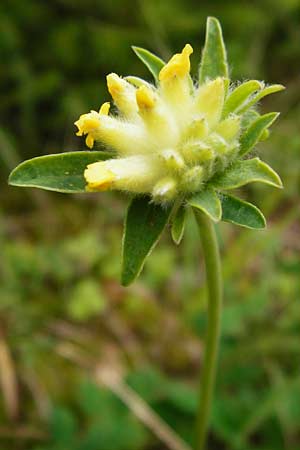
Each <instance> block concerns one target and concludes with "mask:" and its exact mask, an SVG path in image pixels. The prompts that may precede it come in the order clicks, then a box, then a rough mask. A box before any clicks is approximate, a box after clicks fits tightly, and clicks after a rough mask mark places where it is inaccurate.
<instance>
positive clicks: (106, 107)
mask: <svg viewBox="0 0 300 450" xmlns="http://www.w3.org/2000/svg"><path fill="white" fill-rule="evenodd" d="M109 110H110V103H109V102H105V103H103V105H102V106H101V108H100V109H99V114H102V115H104V116H108V113H109Z"/></svg>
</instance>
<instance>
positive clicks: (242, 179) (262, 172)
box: [212, 158, 282, 189]
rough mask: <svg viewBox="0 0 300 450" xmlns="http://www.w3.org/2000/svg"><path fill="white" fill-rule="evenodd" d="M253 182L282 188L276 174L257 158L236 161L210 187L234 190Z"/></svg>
mask: <svg viewBox="0 0 300 450" xmlns="http://www.w3.org/2000/svg"><path fill="white" fill-rule="evenodd" d="M255 181H257V182H260V183H265V184H269V185H270V186H274V187H278V188H282V182H281V179H280V178H279V176H278V175H277V173H276V172H275V171H274V170H273V169H272V168H271V167H270V166H269V165H268V164H266V163H264V162H263V161H261V160H260V159H259V158H253V159H248V160H244V161H237V162H236V163H234V164H233V165H232V166H230V167H229V168H228V169H226V171H225V173H224V174H223V175H221V176H218V177H215V179H213V180H212V185H213V186H214V187H215V188H217V189H236V188H238V187H240V186H244V185H245V184H248V183H253V182H255Z"/></svg>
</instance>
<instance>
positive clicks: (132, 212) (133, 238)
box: [122, 197, 172, 286]
mask: <svg viewBox="0 0 300 450" xmlns="http://www.w3.org/2000/svg"><path fill="white" fill-rule="evenodd" d="M171 212H172V206H169V205H168V206H165V207H162V206H161V205H157V204H154V203H151V199H149V198H147V197H146V198H143V197H136V198H134V199H133V200H132V201H131V203H130V205H129V207H128V211H127V216H126V220H125V227H124V237H123V251H122V255H123V256H122V284H123V285H124V286H128V285H129V284H130V283H132V282H133V281H134V280H135V279H136V277H137V276H138V275H139V273H140V272H141V270H142V268H143V265H144V262H145V259H146V258H147V256H148V255H149V254H150V252H151V251H152V250H153V248H154V247H155V245H156V244H157V242H158V240H159V238H160V236H161V234H162V232H163V230H164V228H165V226H166V224H167V223H168V220H169V218H170V215H171Z"/></svg>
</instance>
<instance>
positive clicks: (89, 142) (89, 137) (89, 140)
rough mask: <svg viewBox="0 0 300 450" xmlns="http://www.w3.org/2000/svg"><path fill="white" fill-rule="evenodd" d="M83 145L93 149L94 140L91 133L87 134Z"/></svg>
mask: <svg viewBox="0 0 300 450" xmlns="http://www.w3.org/2000/svg"><path fill="white" fill-rule="evenodd" d="M85 143H86V145H87V146H88V147H89V148H93V146H94V138H93V135H92V134H91V133H89V134H88V135H87V137H86V139H85Z"/></svg>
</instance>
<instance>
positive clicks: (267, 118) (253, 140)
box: [240, 112, 279, 156]
mask: <svg viewBox="0 0 300 450" xmlns="http://www.w3.org/2000/svg"><path fill="white" fill-rule="evenodd" d="M278 116H279V113H277V112H271V113H268V114H264V115H263V116H260V117H258V119H256V120H255V121H254V122H253V123H252V124H251V125H250V126H249V128H248V129H247V130H246V131H245V133H244V134H243V135H242V136H241V140H240V142H241V148H240V155H241V156H244V155H246V154H247V153H249V151H250V150H252V148H253V147H254V146H255V145H256V144H257V143H258V141H259V140H260V137H261V135H262V133H263V132H264V130H266V129H267V128H269V127H270V126H271V125H272V123H274V122H275V120H276V119H277V117H278Z"/></svg>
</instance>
